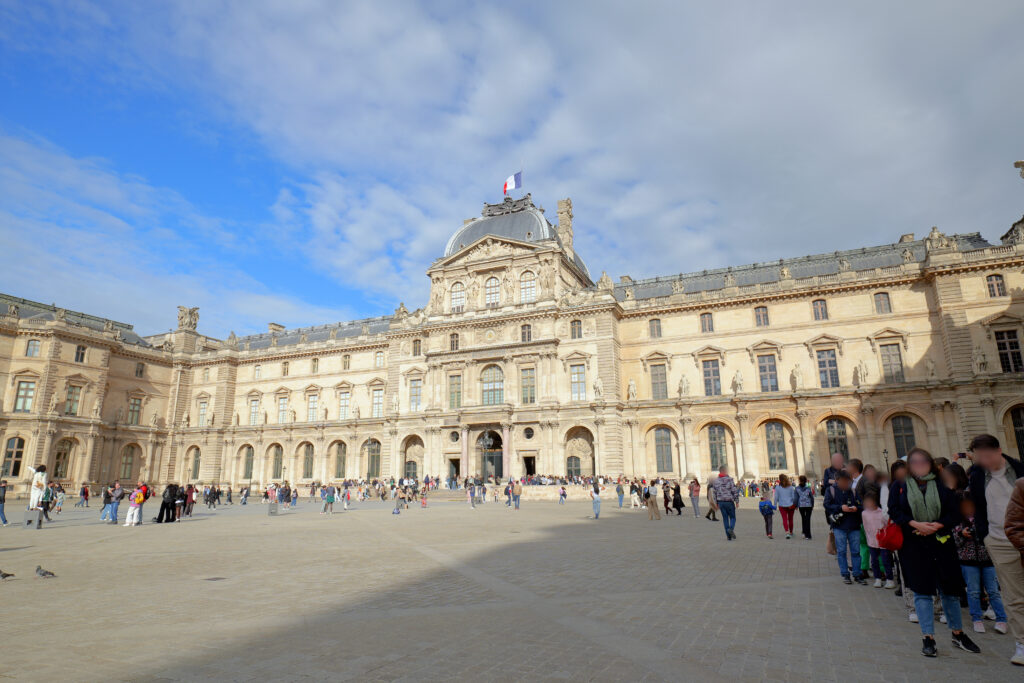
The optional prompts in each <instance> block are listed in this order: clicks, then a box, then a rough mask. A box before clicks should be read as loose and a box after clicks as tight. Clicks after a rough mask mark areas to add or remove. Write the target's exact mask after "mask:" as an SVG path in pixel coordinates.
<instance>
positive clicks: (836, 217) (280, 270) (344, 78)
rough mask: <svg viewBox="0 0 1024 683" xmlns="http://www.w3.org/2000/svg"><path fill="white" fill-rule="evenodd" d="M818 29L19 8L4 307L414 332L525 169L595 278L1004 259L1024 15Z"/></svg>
mask: <svg viewBox="0 0 1024 683" xmlns="http://www.w3.org/2000/svg"><path fill="white" fill-rule="evenodd" d="M820 4H821V3H800V2H793V3H785V4H779V3H772V4H771V5H770V6H769V5H768V4H767V3H753V2H752V3H749V4H745V3H678V2H665V3H658V2H645V3H604V2H570V1H568V0H566V1H564V2H558V3H530V2H520V3H515V4H514V5H511V6H509V5H507V3H506V4H500V3H481V2H475V3H463V2H455V1H450V2H432V3H422V4H417V3H404V2H398V1H393V2H384V3H382V2H363V3H359V2H353V3H342V2H326V1H325V2H315V1H312V0H310V1H302V0H292V1H289V2H278V3H273V2H214V1H212V0H211V1H204V2H181V3H161V2H146V3H133V2H124V3H121V2H96V3H90V2H82V1H79V2H71V3H62V2H32V3H25V2H17V1H13V0H0V246H2V247H3V250H4V252H5V255H7V256H8V258H6V259H4V267H3V268H0V291H4V292H7V293H11V294H14V295H17V296H23V297H26V298H32V299H38V300H42V301H46V302H56V303H58V304H60V305H62V306H64V307H67V308H73V309H78V310H85V311H88V312H91V313H95V314H99V315H105V316H109V317H113V318H115V319H118V320H123V321H125V322H130V323H133V324H135V325H136V329H138V330H139V331H140V332H141V333H153V332H159V331H162V330H166V329H168V328H169V327H171V326H172V325H173V324H174V323H175V320H176V315H175V306H176V305H177V304H187V305H189V306H199V307H200V309H201V320H200V330H201V331H203V332H205V333H207V334H211V335H214V336H226V335H227V334H228V332H229V331H230V330H234V331H236V332H237V333H239V334H244V333H247V332H254V331H261V330H263V329H265V326H266V323H267V322H269V321H275V322H280V323H283V324H286V325H288V326H300V325H311V324H320V323H324V322H331V321H336V320H343V319H350V318H354V317H363V316H370V315H378V314H382V313H387V312H390V311H391V310H393V309H394V308H395V307H396V306H397V305H398V302H399V301H404V302H405V303H406V304H407V305H408V306H409V307H410V308H415V307H417V306H420V305H423V304H424V303H425V302H426V300H427V295H428V293H427V285H428V280H427V278H426V277H425V275H424V270H425V269H426V267H427V266H428V265H429V263H430V262H431V261H432V260H433V259H434V258H436V257H437V256H439V255H440V253H441V251H442V250H443V248H444V244H445V241H446V239H447V237H448V236H449V235H450V233H451V232H453V231H454V230H455V229H456V228H458V226H459V225H461V223H462V221H463V219H465V218H468V217H471V216H474V215H478V213H479V210H480V207H481V205H482V203H483V202H485V201H498V200H499V199H500V198H501V183H502V182H503V180H504V179H505V177H506V176H507V175H509V174H510V173H512V172H514V171H516V170H518V169H519V167H520V165H522V166H523V170H524V180H525V185H526V186H525V188H524V189H525V190H526V191H530V192H532V193H533V196H534V199H535V201H537V202H538V203H539V204H541V205H543V206H544V207H546V208H547V209H548V213H549V216H551V218H552V220H553V219H554V208H555V203H556V201H557V200H558V199H559V198H562V197H566V196H569V197H572V199H573V203H574V209H575V216H576V220H575V227H576V231H577V236H576V247H577V249H578V250H579V251H580V253H581V254H582V256H583V258H584V259H585V260H586V261H587V264H588V266H589V267H590V270H591V272H592V273H593V274H594V276H595V277H597V276H598V275H599V274H600V273H601V271H602V270H607V271H608V272H609V274H610V275H611V276H612V277H613V278H616V279H617V278H618V277H619V276H620V275H623V274H629V275H631V276H632V277H634V278H640V277H650V276H655V275H667V274H671V273H678V272H686V271H691V270H699V269H703V268H707V267H717V266H724V265H730V264H741V263H748V262H752V261H759V260H769V259H777V258H781V257H785V256H797V255H802V254H806V253H812V252H827V251H832V250H836V249H846V248H854V247H860V246H866V245H870V244H882V243H888V242H893V241H896V240H897V239H898V238H899V236H900V235H901V234H903V233H906V232H916V233H918V234H919V235H921V234H923V233H925V232H927V230H928V229H929V227H930V226H931V225H939V226H940V227H941V228H942V229H943V230H946V231H950V232H956V231H959V232H968V231H975V230H977V231H981V232H982V234H983V235H984V236H985V237H987V238H988V239H989V240H993V241H994V240H997V239H998V237H999V235H1000V234H1002V232H1004V231H1005V230H1006V228H1007V227H1008V226H1009V225H1010V223H1012V222H1013V220H1015V219H1016V218H1017V217H1019V216H1020V214H1021V213H1022V211H1024V183H1022V182H1021V180H1020V178H1019V177H1018V176H1017V175H1016V173H1015V172H1014V170H1013V168H1012V163H1013V161H1014V160H1016V159H1020V158H1024V133H1022V130H1024V128H1022V126H1021V121H1024V88H1022V87H1021V84H1022V83H1024V52H1022V51H1021V50H1020V49H1019V43H1018V40H1017V32H1018V29H1019V27H1020V26H1021V25H1024V5H1021V4H1020V3H1017V2H987V3H985V4H984V5H983V6H977V5H975V6H973V7H972V6H967V5H964V4H962V3H952V2H950V3H944V2H907V3H899V4H898V5H897V6H893V5H892V4H891V3H881V2H878V3H873V2H867V3H858V4H856V6H850V7H839V6H837V7H821V6H820ZM982 10H983V11H982ZM11 256H13V258H11Z"/></svg>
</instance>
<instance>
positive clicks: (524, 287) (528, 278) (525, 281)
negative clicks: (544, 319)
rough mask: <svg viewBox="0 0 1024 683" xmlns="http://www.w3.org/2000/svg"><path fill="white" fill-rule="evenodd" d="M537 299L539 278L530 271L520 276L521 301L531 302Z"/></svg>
mask: <svg viewBox="0 0 1024 683" xmlns="http://www.w3.org/2000/svg"><path fill="white" fill-rule="evenodd" d="M536 300H537V278H536V277H535V276H534V274H533V273H531V272H530V271H526V272H524V273H523V274H522V275H520V276H519V303H521V304H529V303H533V302H534V301H536Z"/></svg>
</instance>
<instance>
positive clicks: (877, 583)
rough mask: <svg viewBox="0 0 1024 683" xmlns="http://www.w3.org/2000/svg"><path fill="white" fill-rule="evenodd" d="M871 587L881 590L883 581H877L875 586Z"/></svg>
mask: <svg viewBox="0 0 1024 683" xmlns="http://www.w3.org/2000/svg"><path fill="white" fill-rule="evenodd" d="M871 585H872V586H874V587H875V588H881V587H882V580H881V579H875V582H874V583H873V584H871Z"/></svg>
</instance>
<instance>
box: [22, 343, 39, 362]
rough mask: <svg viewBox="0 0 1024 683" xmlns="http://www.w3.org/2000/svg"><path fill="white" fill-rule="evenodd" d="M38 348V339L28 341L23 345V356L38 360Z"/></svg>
mask: <svg viewBox="0 0 1024 683" xmlns="http://www.w3.org/2000/svg"><path fill="white" fill-rule="evenodd" d="M39 346H40V345H39V340H38V339H29V340H28V341H27V342H26V343H25V355H26V356H28V357H29V358H38V357H39Z"/></svg>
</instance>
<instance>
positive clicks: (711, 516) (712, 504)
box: [704, 479, 718, 522]
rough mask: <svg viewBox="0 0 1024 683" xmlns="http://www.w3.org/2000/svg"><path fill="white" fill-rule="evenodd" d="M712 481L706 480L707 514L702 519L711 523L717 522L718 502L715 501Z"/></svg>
mask: <svg viewBox="0 0 1024 683" xmlns="http://www.w3.org/2000/svg"><path fill="white" fill-rule="evenodd" d="M713 484H714V479H709V480H708V514H706V515H704V519H707V520H710V521H712V522H717V521H718V501H716V500H715V487H714V486H713Z"/></svg>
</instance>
